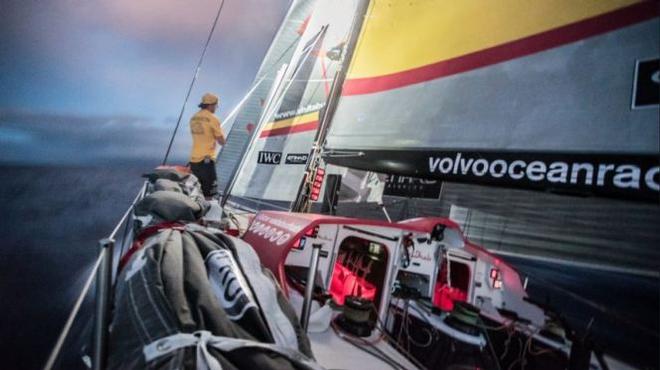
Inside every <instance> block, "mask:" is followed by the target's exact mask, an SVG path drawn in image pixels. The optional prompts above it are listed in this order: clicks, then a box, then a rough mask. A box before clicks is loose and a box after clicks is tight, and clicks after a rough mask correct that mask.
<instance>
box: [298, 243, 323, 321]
mask: <svg viewBox="0 0 660 370" xmlns="http://www.w3.org/2000/svg"><path fill="white" fill-rule="evenodd" d="M320 252H321V244H312V258H311V259H310V260H309V271H308V272H307V283H306V285H305V299H304V300H303V306H302V312H301V313H300V325H302V328H303V330H304V331H305V332H306V331H307V325H308V324H309V314H310V308H311V307H312V293H313V292H314V281H316V269H317V268H318V266H319V255H320Z"/></svg>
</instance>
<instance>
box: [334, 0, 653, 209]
mask: <svg viewBox="0 0 660 370" xmlns="http://www.w3.org/2000/svg"><path fill="white" fill-rule="evenodd" d="M658 27H659V22H658V3H657V2H655V1H632V0H607V1H598V2H576V1H570V0H553V1H541V2H534V3H533V4H532V3H530V2H528V1H524V0H507V1H505V2H504V3H502V2H497V3H484V2H480V1H461V2H441V1H425V2H392V3H384V2H375V1H372V2H371V3H370V8H369V10H368V13H367V17H366V19H365V23H364V25H363V27H362V33H361V35H360V40H359V42H358V44H357V46H356V49H355V51H354V57H353V59H352V62H351V65H350V68H349V70H348V77H347V80H346V81H345V83H344V85H343V90H342V97H341V99H340V101H339V104H338V107H337V109H336V111H335V112H334V116H333V120H332V124H331V127H330V132H329V134H328V138H327V143H326V160H327V161H328V162H330V163H333V164H338V165H343V166H348V167H354V168H359V169H365V170H374V171H379V172H383V173H395V174H401V175H409V176H417V177H424V178H437V179H442V180H448V181H457V182H469V183H479V184H486V185H499V186H508V187H518V188H531V189H540V190H550V191H560V192H569V193H578V194H585V195H597V196H605V197H618V198H625V199H636V200H644V201H651V202H656V203H657V202H658V196H659V191H660V166H659V163H658V158H659V157H658V153H659V150H660V137H659V135H660V133H659V132H660V130H659V122H658V102H657V96H656V98H655V102H653V97H650V99H651V100H650V101H646V104H642V105H640V104H638V103H639V102H636V101H635V102H634V101H633V100H634V95H635V94H633V92H635V91H640V89H641V87H640V85H648V84H651V86H655V89H656V91H657V89H658V85H657V81H655V80H653V77H652V76H654V73H655V74H657V73H658V65H659V62H658V55H659V54H660V46H659V45H660V39H659V34H658V32H657V31H658ZM642 66H644V68H646V69H645V71H646V72H645V73H644V76H640V75H639V71H640V70H641V69H640V68H641V67H642ZM647 70H648V71H647ZM636 71H637V73H636ZM649 71H650V72H649ZM654 71H655V72H654ZM636 78H637V79H636ZM640 78H641V79H640ZM647 80H648V81H647ZM654 83H655V84H656V85H652V84H654ZM642 87H643V86H642ZM337 153H339V154H340V155H333V154H337Z"/></svg>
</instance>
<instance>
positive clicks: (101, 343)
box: [92, 239, 115, 370]
mask: <svg viewBox="0 0 660 370" xmlns="http://www.w3.org/2000/svg"><path fill="white" fill-rule="evenodd" d="M114 245H115V242H114V240H112V239H102V240H101V241H99V246H100V248H101V254H102V255H103V257H102V260H101V265H100V266H99V270H98V272H97V273H96V309H95V315H94V353H93V356H92V362H93V366H92V368H93V369H94V370H102V369H104V368H105V359H106V354H107V346H108V343H107V342H108V318H109V316H108V311H109V307H110V298H111V297H110V292H111V284H112V256H113V253H114V252H113V249H114Z"/></svg>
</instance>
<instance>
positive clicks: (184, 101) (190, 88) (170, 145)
mask: <svg viewBox="0 0 660 370" xmlns="http://www.w3.org/2000/svg"><path fill="white" fill-rule="evenodd" d="M224 5H225V0H221V2H220V7H219V8H218V13H217V14H216V15H215V19H214V20H213V26H211V31H210V32H209V36H208V37H207V38H206V43H205V44H204V49H202V55H201V56H200V57H199V61H198V62H197V67H196V68H195V74H194V75H193V78H192V81H190V86H189V87H188V92H187V93H186V98H185V99H184V100H183V106H181V111H180V112H179V118H178V119H177V120H176V126H175V127H174V132H173V133H172V137H171V138H170V143H169V145H168V146H167V151H166V152H165V158H163V165H165V164H167V158H168V157H169V155H170V150H171V149H172V143H174V138H175V137H176V133H177V131H178V130H179V125H181V118H183V112H184V111H185V110H186V104H187V103H188V99H189V98H190V93H191V92H192V89H193V86H194V85H195V82H196V81H197V77H198V76H199V71H200V69H201V67H202V61H203V60H204V56H205V55H206V50H207V49H208V48H209V43H211V38H212V37H213V33H214V32H215V27H216V26H217V25H218V19H219V18H220V13H221V12H222V8H223V7H224Z"/></svg>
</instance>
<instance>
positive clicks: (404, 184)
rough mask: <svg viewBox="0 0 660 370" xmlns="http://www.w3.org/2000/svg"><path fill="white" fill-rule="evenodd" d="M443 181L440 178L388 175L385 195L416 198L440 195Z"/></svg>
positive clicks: (434, 197)
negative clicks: (429, 178) (428, 178)
mask: <svg viewBox="0 0 660 370" xmlns="http://www.w3.org/2000/svg"><path fill="white" fill-rule="evenodd" d="M441 188H442V182H441V181H438V180H426V179H418V178H416V177H411V176H399V175H388V176H387V179H386V180H385V190H384V193H383V194H385V195H394V196H399V197H414V198H432V199H436V198H438V197H439V196H440V189H441Z"/></svg>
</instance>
